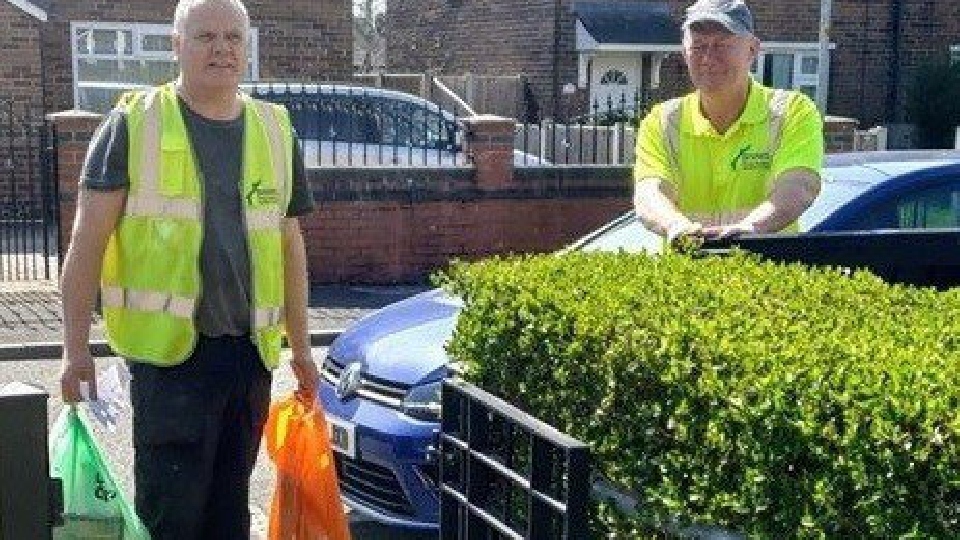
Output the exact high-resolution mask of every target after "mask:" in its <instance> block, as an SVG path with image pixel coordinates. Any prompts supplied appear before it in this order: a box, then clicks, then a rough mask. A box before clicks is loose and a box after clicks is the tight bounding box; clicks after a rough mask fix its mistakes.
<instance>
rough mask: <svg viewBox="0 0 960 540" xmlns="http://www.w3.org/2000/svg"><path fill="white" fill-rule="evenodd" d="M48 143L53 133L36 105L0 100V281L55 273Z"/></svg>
mask: <svg viewBox="0 0 960 540" xmlns="http://www.w3.org/2000/svg"><path fill="white" fill-rule="evenodd" d="M54 147H55V140H54V135H53V131H52V129H51V126H50V125H49V124H48V123H47V122H46V121H45V119H44V115H43V110H42V109H41V108H40V106H39V105H32V104H30V103H24V102H22V101H21V100H18V101H13V100H5V101H0V280H3V281H14V280H37V279H47V280H49V279H55V278H56V277H57V275H58V270H59V265H60V259H61V253H60V245H59V216H60V213H59V204H58V198H59V194H58V184H57V175H56V172H57V168H56V158H55V151H54Z"/></svg>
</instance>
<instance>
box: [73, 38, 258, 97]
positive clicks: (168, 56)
mask: <svg viewBox="0 0 960 540" xmlns="http://www.w3.org/2000/svg"><path fill="white" fill-rule="evenodd" d="M83 30H113V31H118V32H120V31H129V32H130V33H131V35H132V40H133V43H132V47H131V51H132V52H131V54H125V53H110V54H103V53H100V54H97V53H94V52H87V53H83V54H81V53H80V52H79V50H78V48H77V33H78V32H80V31H83ZM172 32H173V25H172V24H154V23H131V22H100V21H71V22H70V56H71V64H72V67H73V73H72V75H73V104H74V107H78V106H79V103H80V89H81V87H96V88H111V87H112V88H117V89H119V90H132V89H135V88H141V87H143V86H145V84H142V83H137V82H133V81H130V82H128V83H124V82H121V83H117V82H106V81H102V82H99V83H98V82H97V81H80V80H79V76H78V74H79V73H80V62H81V61H82V60H99V59H110V60H113V59H121V60H125V61H126V60H129V61H131V62H138V61H141V60H173V59H174V56H173V51H169V52H168V51H146V50H144V49H143V37H144V36H148V35H163V36H169V35H170V34H171V33H172ZM258 38H259V34H258V31H257V28H255V27H251V28H250V42H249V47H248V48H247V55H248V58H247V62H248V64H249V66H250V80H251V81H252V82H256V81H258V80H260V61H259V58H260V54H259V39H258Z"/></svg>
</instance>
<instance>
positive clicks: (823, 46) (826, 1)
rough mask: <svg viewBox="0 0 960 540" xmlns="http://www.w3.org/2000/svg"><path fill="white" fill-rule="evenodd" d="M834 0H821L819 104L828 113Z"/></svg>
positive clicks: (818, 74) (824, 112)
mask: <svg viewBox="0 0 960 540" xmlns="http://www.w3.org/2000/svg"><path fill="white" fill-rule="evenodd" d="M832 16H833V2H832V1H831V0H820V51H819V55H818V58H817V66H818V68H817V96H816V98H817V106H818V107H819V108H820V112H821V113H823V114H824V115H826V114H827V98H828V97H829V96H830V32H831V30H832V29H831V19H832Z"/></svg>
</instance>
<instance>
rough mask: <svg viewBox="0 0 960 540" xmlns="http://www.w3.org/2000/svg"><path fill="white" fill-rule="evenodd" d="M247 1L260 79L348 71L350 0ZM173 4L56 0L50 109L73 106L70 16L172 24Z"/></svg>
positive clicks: (49, 54) (49, 44)
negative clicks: (255, 32)
mask: <svg viewBox="0 0 960 540" xmlns="http://www.w3.org/2000/svg"><path fill="white" fill-rule="evenodd" d="M3 4H4V5H7V4H6V2H4V3H3ZM246 5H247V9H248V10H249V12H250V18H251V21H252V24H253V26H255V27H257V28H258V31H259V53H260V58H259V60H260V76H261V78H262V79H284V80H326V79H332V80H343V79H345V78H347V77H348V76H349V74H350V73H351V71H352V67H351V61H352V59H351V57H350V55H351V51H352V43H353V38H352V35H353V34H352V31H353V30H352V26H351V3H350V0H273V1H271V0H247V1H246ZM175 6H176V1H175V0H125V1H123V2H99V1H96V0H57V1H56V2H55V4H54V7H53V8H52V9H51V11H50V20H49V21H48V22H47V23H45V24H44V26H43V45H44V54H45V58H44V62H45V66H44V71H45V74H46V77H47V87H48V91H49V94H50V98H49V102H50V107H49V109H48V110H65V109H70V108H72V107H73V75H72V72H73V67H72V63H71V62H72V61H71V50H70V35H69V34H70V21H99V22H142V23H160V24H169V23H171V21H172V20H173V10H174V7H175ZM38 65H39V62H38Z"/></svg>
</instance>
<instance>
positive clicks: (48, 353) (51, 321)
mask: <svg viewBox="0 0 960 540" xmlns="http://www.w3.org/2000/svg"><path fill="white" fill-rule="evenodd" d="M428 288H429V287H428V286H426V285H376V286H372V285H371V286H363V285H353V286H352V285H319V286H314V287H312V288H311V289H310V299H309V308H308V324H309V327H310V336H311V342H312V344H313V345H314V346H322V345H328V344H329V343H330V342H331V341H333V339H334V338H335V337H336V336H337V335H338V334H339V333H340V332H341V331H342V330H343V329H344V328H346V327H347V326H348V325H349V324H350V323H352V322H353V321H355V320H357V319H359V318H360V317H362V316H364V315H366V314H367V313H370V312H372V311H375V310H377V309H379V308H381V307H383V306H386V305H387V304H391V303H393V302H396V301H399V300H402V299H404V298H407V297H409V296H412V295H414V294H417V293H419V292H422V291H425V290H427V289H428ZM62 340H63V313H62V309H61V296H60V291H59V290H58V287H57V284H56V282H54V281H39V280H38V281H14V282H9V281H8V282H3V281H0V361H2V360H37V359H51V358H59V357H60V355H61V351H62ZM90 341H91V348H92V350H93V352H94V355H96V356H110V355H111V353H110V349H109V347H107V345H106V341H105V339H104V328H103V324H102V321H101V320H100V319H99V318H95V320H94V324H93V327H92V328H91V331H90Z"/></svg>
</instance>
